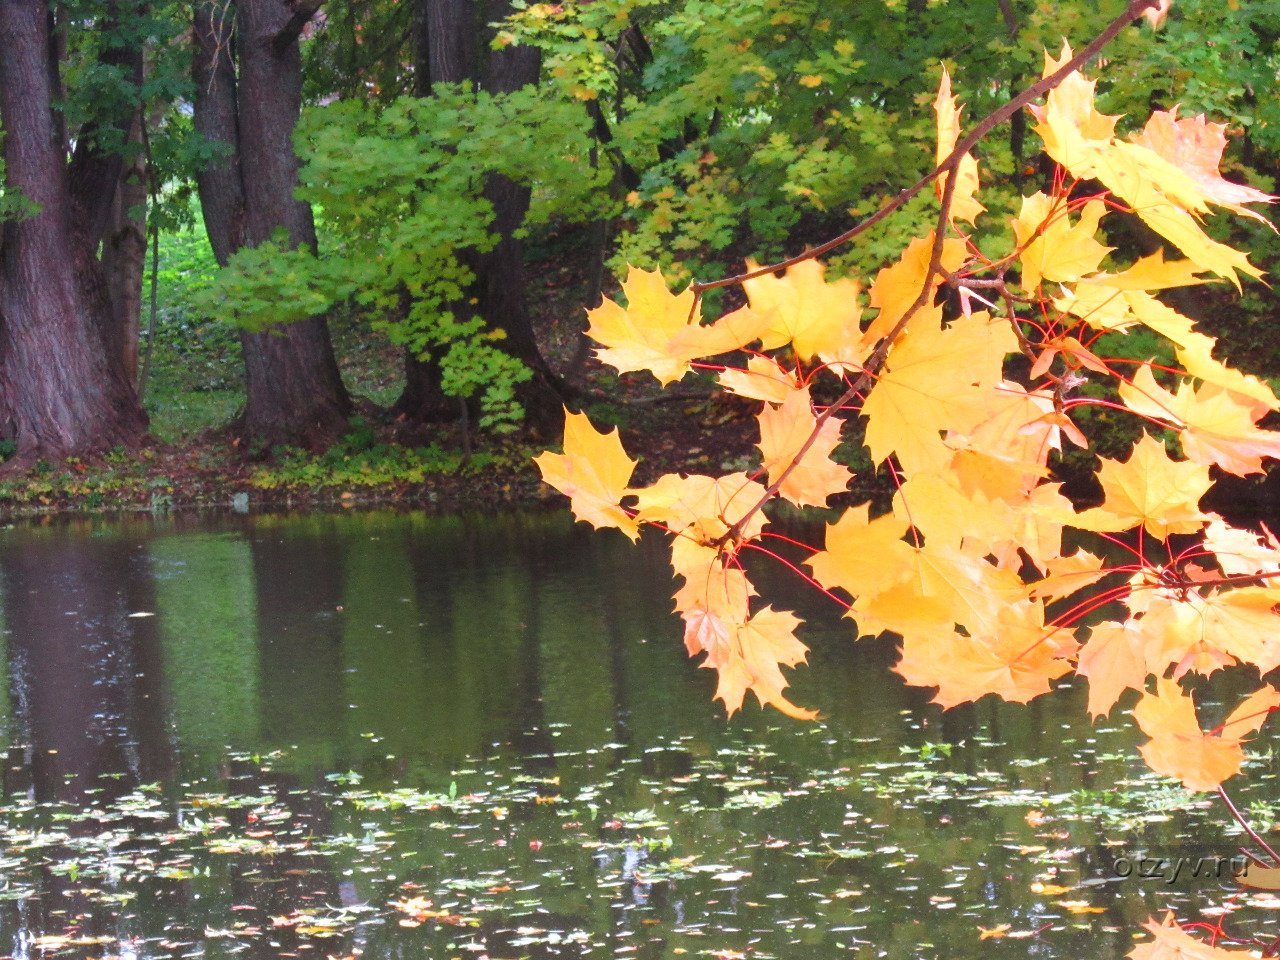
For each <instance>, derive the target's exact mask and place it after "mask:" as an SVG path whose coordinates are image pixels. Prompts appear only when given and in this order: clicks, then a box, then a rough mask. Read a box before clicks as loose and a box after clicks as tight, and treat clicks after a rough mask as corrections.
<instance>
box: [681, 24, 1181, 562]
mask: <svg viewBox="0 0 1280 960" xmlns="http://www.w3.org/2000/svg"><path fill="white" fill-rule="evenodd" d="M1156 3H1157V0H1130V3H1129V5H1128V6H1127V7H1126V8H1125V11H1124V13H1122V14H1121V15H1120V16H1119V17H1117V18H1116V19H1115V20H1113V21H1111V23H1109V24H1108V25H1107V27H1106V29H1104V30H1103V31H1102V32H1101V33H1100V34H1098V36H1096V37H1095V38H1094V39H1093V40H1092V41H1091V42H1090V43H1089V44H1088V46H1086V47H1085V48H1084V49H1083V50H1081V51H1080V52H1079V53H1078V54H1076V55H1075V56H1074V57H1072V58H1071V59H1070V60H1068V61H1067V62H1066V63H1064V64H1063V65H1062V66H1061V67H1059V68H1058V69H1057V70H1055V71H1054V72H1053V73H1051V74H1049V75H1048V76H1047V77H1044V78H1042V79H1040V80H1039V81H1037V82H1036V83H1034V84H1032V85H1031V86H1029V87H1027V88H1026V89H1025V90H1023V91H1022V93H1020V94H1018V95H1017V96H1016V97H1014V98H1013V99H1012V100H1010V101H1009V102H1008V103H1006V104H1005V105H1004V106H1002V107H1000V108H999V109H998V110H996V111H994V112H993V113H990V114H988V115H987V116H986V117H985V118H984V119H983V120H981V121H980V122H979V123H978V124H977V126H975V127H974V128H973V129H972V130H970V131H969V133H968V134H966V135H965V136H964V137H962V138H961V139H960V140H959V141H958V142H957V143H956V146H955V149H954V150H952V151H951V153H950V155H949V156H948V157H947V158H946V159H945V160H943V161H942V162H941V163H940V164H938V165H937V166H936V167H934V169H933V170H932V171H931V172H930V173H928V174H927V175H926V176H924V177H923V178H921V179H920V180H918V181H916V183H915V184H913V185H912V186H910V187H908V188H907V189H906V190H904V191H902V193H899V194H898V196H897V197H895V198H894V199H893V200H890V201H889V202H888V203H887V204H885V205H884V206H883V207H881V208H880V209H879V210H877V211H876V212H875V213H874V214H872V215H871V216H870V217H868V218H867V219H866V220H864V221H863V222H862V223H860V224H858V225H857V226H856V227H854V228H853V229H852V230H850V231H847V232H846V233H844V234H841V235H840V236H839V237H836V238H835V239H834V240H830V241H828V242H827V243H824V244H823V245H822V246H820V247H818V248H816V249H814V250H811V251H808V252H807V253H805V254H803V255H802V256H799V257H793V258H791V259H790V260H784V261H783V262H781V263H777V264H774V265H772V266H768V267H761V268H759V269H758V270H752V271H749V272H748V273H744V274H740V275H739V276H737V277H730V278H728V279H726V280H717V281H713V282H712V283H707V284H697V283H695V284H693V288H694V291H695V293H697V294H701V292H702V291H703V290H710V289H713V288H715V287H725V286H731V285H733V284H737V283H741V282H743V281H744V280H750V279H753V278H755V277H759V276H763V275H764V274H767V273H772V272H774V271H776V270H779V269H782V268H783V267H786V266H789V265H790V264H792V263H800V262H802V261H804V260H809V259H812V258H813V257H816V256H818V255H819V254H821V253H824V252H826V251H827V250H831V249H832V248H834V247H836V246H839V245H840V244H841V243H844V242H846V241H847V240H849V239H851V238H852V237H855V236H857V235H858V234H859V233H861V232H862V231H864V230H866V229H867V228H868V227H870V226H871V225H872V224H873V223H876V222H879V221H880V220H882V219H884V217H886V216H888V215H889V213H891V212H893V211H894V210H897V209H898V208H899V207H901V206H902V205H903V204H904V203H906V202H907V201H908V200H910V199H911V198H912V197H914V196H915V195H916V194H917V193H919V192H920V191H921V190H923V189H924V187H925V186H927V185H928V184H930V183H932V182H933V181H934V180H936V179H937V178H938V177H939V176H941V175H942V174H944V173H953V174H954V171H955V169H956V168H957V167H958V166H959V165H960V159H961V158H962V157H963V156H964V155H965V154H966V153H968V152H969V151H970V150H971V149H973V147H974V146H975V145H976V144H977V143H978V141H980V140H981V139H982V138H983V137H984V136H986V135H987V134H988V133H990V132H991V131H992V130H993V129H995V127H996V126H998V125H999V124H1000V123H1003V122H1004V121H1005V120H1007V119H1009V117H1011V116H1012V115H1013V114H1014V113H1015V112H1017V111H1018V110H1020V109H1022V107H1024V106H1026V105H1027V104H1028V103H1030V102H1031V101H1032V100H1034V99H1035V98H1036V97H1039V96H1041V95H1042V94H1045V93H1047V92H1048V91H1050V90H1052V89H1054V88H1055V87H1057V86H1058V85H1059V84H1060V83H1062V81H1063V80H1065V79H1066V78H1067V77H1068V76H1070V75H1071V74H1072V73H1074V72H1075V71H1076V70H1077V69H1079V68H1080V66H1081V65H1083V64H1084V63H1086V62H1088V61H1089V60H1090V59H1092V58H1093V57H1094V56H1095V55H1096V54H1097V53H1098V51H1099V50H1101V49H1102V48H1103V47H1105V46H1106V45H1107V44H1108V43H1109V42H1110V41H1111V40H1113V39H1114V38H1115V37H1116V36H1117V35H1118V34H1119V33H1120V31H1121V30H1123V29H1124V27H1125V26H1127V25H1128V24H1130V23H1132V22H1133V21H1134V20H1135V19H1136V18H1137V17H1138V16H1140V15H1141V14H1142V11H1143V10H1145V9H1147V8H1148V7H1153V6H1155V5H1156ZM957 179H958V177H956V176H954V175H953V176H949V177H947V180H946V186H945V187H944V188H943V192H942V198H941V203H940V208H939V210H938V219H937V225H936V226H935V227H934V230H933V250H932V253H931V255H930V257H929V268H928V270H926V271H925V277H924V285H923V287H922V288H921V290H920V293H919V295H918V296H917V297H916V299H915V301H914V302H913V303H912V304H911V306H910V307H908V308H907V310H906V312H905V313H904V314H903V315H902V317H901V318H900V319H899V320H898V322H897V323H896V324H894V326H893V329H892V330H890V331H889V332H888V333H887V334H885V336H884V337H883V338H882V339H881V340H880V342H879V343H878V344H877V345H876V348H875V349H874V350H873V351H872V352H871V355H870V356H869V357H868V358H867V361H866V362H865V363H864V364H863V366H862V373H860V374H859V375H858V377H857V379H856V380H854V381H853V383H852V384H851V385H850V386H849V388H848V389H847V390H846V391H845V392H844V394H843V395H842V396H841V397H840V399H839V400H837V401H836V402H835V403H833V404H832V405H831V406H829V407H827V409H826V410H824V411H822V413H820V414H818V416H817V417H816V418H815V420H814V426H813V431H812V432H811V433H810V434H809V436H808V438H807V439H806V440H805V442H804V443H803V444H801V446H800V449H799V450H798V451H796V454H795V456H794V457H792V458H791V462H790V463H789V464H787V465H786V467H784V468H783V470H782V472H781V473H779V474H778V476H777V478H776V479H774V480H773V481H772V482H771V483H770V484H769V486H768V487H767V488H766V489H765V492H764V495H763V496H761V497H760V499H759V500H758V501H757V502H756V503H755V504H754V505H752V507H751V508H750V509H749V510H748V511H747V512H746V513H744V514H743V515H742V516H741V517H739V518H738V520H736V521H735V522H734V523H733V524H732V525H731V526H730V527H729V529H728V530H727V531H725V533H724V535H723V536H722V537H720V538H719V539H718V540H717V541H716V546H723V545H724V544H725V543H730V542H734V541H736V540H737V539H738V537H739V536H741V534H742V530H743V529H744V527H745V526H746V523H747V521H748V520H750V519H751V518H752V517H753V516H754V515H755V514H756V513H757V512H758V511H759V510H760V509H761V508H762V507H763V506H764V505H765V503H766V502H767V501H769V500H770V499H772V498H773V497H774V496H776V495H777V493H778V490H779V489H781V487H782V484H783V482H784V481H785V480H786V479H787V477H788V476H790V475H791V472H792V471H793V470H795V468H796V466H797V465H798V464H799V463H800V461H801V460H803V459H804V456H805V454H806V453H808V452H809V449H810V448H811V447H812V446H813V444H814V443H815V442H816V441H817V439H818V434H819V433H820V432H821V430H822V425H823V424H824V423H826V421H827V420H828V419H830V418H831V416H832V415H833V414H834V413H835V412H836V411H837V410H839V409H841V408H842V407H844V406H845V405H846V404H848V403H850V402H852V401H853V399H854V398H855V397H856V396H857V395H858V393H859V391H861V390H862V389H863V388H865V387H866V386H867V385H868V384H869V383H870V382H871V381H872V379H873V378H874V377H875V375H876V373H877V372H878V371H879V369H880V367H882V366H883V365H884V362H885V360H886V359H887V358H888V355H889V348H890V347H891V346H892V344H893V341H894V340H895V339H896V338H897V337H898V334H900V333H901V332H902V331H903V330H904V329H906V326H907V324H908V323H909V322H910V321H911V319H912V318H913V317H914V316H915V315H916V314H917V313H918V312H919V311H920V310H921V309H922V308H923V307H925V306H927V305H928V303H929V301H930V300H931V299H932V298H933V295H934V282H933V280H934V277H938V276H942V274H943V271H942V247H943V240H944V239H945V238H946V232H947V224H948V223H949V222H950V219H951V216H950V215H951V201H952V198H953V197H954V194H955V184H956V180H957Z"/></svg>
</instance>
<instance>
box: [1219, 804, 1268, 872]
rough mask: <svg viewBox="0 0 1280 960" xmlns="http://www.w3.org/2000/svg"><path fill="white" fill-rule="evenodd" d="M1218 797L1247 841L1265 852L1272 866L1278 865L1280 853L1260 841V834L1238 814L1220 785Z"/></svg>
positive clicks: (1237, 810) (1236, 808) (1238, 810)
mask: <svg viewBox="0 0 1280 960" xmlns="http://www.w3.org/2000/svg"><path fill="white" fill-rule="evenodd" d="M1218 796H1220V797H1221V798H1222V802H1223V803H1225V804H1226V805H1227V809H1228V810H1230V811H1231V816H1233V817H1235V818H1236V822H1237V823H1238V824H1240V826H1241V827H1243V828H1244V832H1245V833H1247V834H1248V835H1249V839H1251V840H1252V841H1253V842H1254V843H1256V844H1257V845H1258V846H1259V847H1260V848H1261V849H1262V850H1265V851H1266V853H1267V856H1269V857H1270V858H1271V862H1272V863H1273V864H1275V863H1280V853H1276V852H1275V851H1274V850H1272V849H1271V845H1270V844H1268V843H1267V841H1265V840H1263V839H1262V836H1261V834H1259V833H1258V831H1257V830H1255V829H1253V827H1252V826H1251V825H1250V823H1249V821H1248V820H1246V819H1245V817H1244V814H1242V813H1241V812H1240V809H1239V808H1238V807H1237V806H1236V805H1235V804H1234V803H1232V802H1231V798H1230V797H1229V796H1227V791H1226V788H1225V787H1223V786H1222V784H1218Z"/></svg>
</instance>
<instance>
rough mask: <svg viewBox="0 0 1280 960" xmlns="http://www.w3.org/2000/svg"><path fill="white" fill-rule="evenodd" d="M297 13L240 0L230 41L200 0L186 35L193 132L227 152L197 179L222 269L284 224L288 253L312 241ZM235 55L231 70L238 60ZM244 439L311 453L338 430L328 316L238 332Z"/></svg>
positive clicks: (339, 406)
mask: <svg viewBox="0 0 1280 960" xmlns="http://www.w3.org/2000/svg"><path fill="white" fill-rule="evenodd" d="M298 9H299V7H298V6H291V5H287V4H286V3H284V2H283V0H238V2H237V3H236V4H235V36H234V40H233V38H232V36H231V34H232V29H231V26H232V25H231V23H230V20H229V17H228V16H227V15H225V13H224V10H225V8H223V7H222V5H221V4H219V3H216V2H209V0H199V2H198V4H197V8H196V22H195V31H194V43H195V57H194V62H193V73H194V76H195V81H196V86H197V95H196V128H197V130H199V131H200V132H201V133H203V134H204V135H205V136H207V137H209V138H210V139H214V140H217V141H218V142H220V143H222V144H224V145H225V146H226V149H227V155H226V157H224V158H223V159H222V160H221V161H220V162H217V163H215V164H212V165H211V166H210V168H209V169H207V170H205V171H202V172H201V174H200V176H199V177H198V178H197V180H198V184H199V188H200V199H201V205H202V207H203V210H204V217H205V224H206V227H207V229H208V232H209V239H210V243H211V245H212V247H213V251H214V255H215V256H216V257H217V258H218V260H219V262H221V263H225V262H226V260H227V258H229V257H230V256H231V254H232V253H234V252H235V251H236V250H238V249H239V248H240V247H241V246H251V247H252V246H257V245H258V244H261V243H263V242H265V241H267V240H269V239H271V238H272V237H273V235H274V234H275V232H276V231H277V230H279V229H281V228H283V230H284V233H285V236H286V239H287V242H288V244H289V245H290V246H291V247H298V246H303V245H306V246H309V247H311V248H312V249H314V248H315V244H316V232H315V222H314V220H313V219H312V213H311V207H310V206H309V205H308V204H306V203H304V202H302V201H300V200H297V199H296V198H295V197H294V189H295V188H296V187H297V184H298V166H299V162H298V157H297V155H296V154H295V153H294V151H293V142H292V138H293V128H294V125H295V124H296V123H297V120H298V114H299V111H300V110H301V106H302V56H301V53H300V52H299V50H298V36H297V35H298V31H299V30H300V29H301V27H302V25H303V23H305V21H303V23H298V22H297V16H296V11H297V10H298ZM237 56H238V67H239V69H238V71H237V69H236V66H237V64H236V61H235V59H233V58H234V57H237ZM240 342H241V345H242V347H243V350H244V360H245V393H246V402H245V412H244V419H243V422H242V428H243V430H244V433H245V434H246V436H247V437H248V438H249V439H251V440H253V441H256V442H258V443H262V444H264V445H267V446H274V445H277V444H299V445H303V446H307V447H312V448H318V447H322V446H325V445H327V444H328V443H330V442H331V441H333V440H334V439H335V438H336V437H338V436H340V435H341V434H342V433H343V431H344V430H345V429H346V421H347V416H348V415H349V413H350V412H351V399H350V397H349V396H348V395H347V391H346V388H345V387H344V386H343V384H342V377H341V374H340V373H339V371H338V363H337V360H336V358H335V357H334V353H333V344H332V342H331V341H330V339H329V327H328V322H327V320H326V318H325V317H322V316H320V317H310V318H308V319H306V320H300V321H297V322H296V323H291V324H287V325H283V326H281V327H278V328H276V329H274V330H270V331H266V332H261V333H250V332H248V331H242V332H241V334H240Z"/></svg>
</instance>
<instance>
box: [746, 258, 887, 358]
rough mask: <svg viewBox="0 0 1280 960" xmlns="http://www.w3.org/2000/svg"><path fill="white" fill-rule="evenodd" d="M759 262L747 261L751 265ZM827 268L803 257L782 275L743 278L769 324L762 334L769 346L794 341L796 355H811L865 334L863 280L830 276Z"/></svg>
mask: <svg viewBox="0 0 1280 960" xmlns="http://www.w3.org/2000/svg"><path fill="white" fill-rule="evenodd" d="M758 266H759V265H758V264H756V263H755V262H754V261H752V260H748V261H747V268H748V269H749V270H755V269H757V268H758ZM825 274H826V266H825V265H823V264H822V263H820V262H819V261H818V260H802V261H801V262H800V263H797V264H794V265H792V266H791V267H790V268H788V269H787V271H786V273H784V274H783V275H782V276H781V277H779V276H776V275H774V274H771V273H766V274H765V275H764V276H760V277H754V278H752V279H750V280H747V281H745V282H744V283H743V284H742V286H743V289H745V290H746V292H747V299H748V300H749V301H750V303H751V310H752V312H754V313H755V314H756V315H757V316H759V317H760V318H762V320H763V321H764V322H765V323H766V324H767V327H766V329H765V330H764V331H763V337H762V340H761V345H762V346H763V347H764V349H766V350H773V349H776V348H778V347H782V346H786V345H787V344H788V343H789V344H791V348H792V349H793V350H794V351H795V354H796V356H797V357H799V358H800V359H801V360H805V361H808V360H812V359H813V358H814V357H815V356H817V355H818V354H820V353H835V352H838V351H840V350H841V349H842V348H845V347H847V345H848V343H849V342H856V341H858V340H860V338H861V334H860V331H859V328H858V325H859V320H860V318H861V317H862V305H861V304H860V303H859V300H858V298H859V297H860V296H861V292H862V288H861V286H860V285H859V283H858V281H856V280H852V279H850V278H848V277H842V278H840V279H838V280H827V279H826V276H825ZM869 349H870V348H867V349H866V350H863V351H862V355H861V357H860V358H859V359H861V358H865V356H866V354H867V352H869Z"/></svg>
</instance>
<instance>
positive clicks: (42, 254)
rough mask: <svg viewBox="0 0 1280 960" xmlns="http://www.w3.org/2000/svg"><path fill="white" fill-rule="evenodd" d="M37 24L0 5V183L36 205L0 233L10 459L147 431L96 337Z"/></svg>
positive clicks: (99, 310)
mask: <svg viewBox="0 0 1280 960" xmlns="http://www.w3.org/2000/svg"><path fill="white" fill-rule="evenodd" d="M48 17H49V11H48V8H47V7H46V6H45V4H43V3H36V2H31V0H0V50H3V51H4V55H3V56H0V123H2V124H3V126H4V129H5V131H6V136H5V141H4V150H5V163H6V166H7V174H6V175H7V178H8V181H7V185H8V187H9V188H11V189H16V190H18V191H21V192H22V193H23V194H25V195H26V196H27V197H28V198H30V199H31V200H33V201H35V202H36V203H37V204H39V206H40V212H39V213H38V214H37V215H36V216H34V217H31V218H29V219H26V220H20V221H13V222H9V223H6V224H4V226H3V233H0V237H2V239H0V416H2V417H3V419H4V421H5V422H4V425H3V432H4V433H5V434H6V435H8V436H10V437H11V438H12V439H13V440H14V441H15V442H16V444H17V447H18V458H19V461H25V460H31V459H35V458H37V457H61V456H66V455H68V454H72V453H76V454H80V453H92V452H95V451H99V450H103V449H106V448H109V447H112V446H115V445H117V444H124V445H133V444H135V443H137V442H138V441H139V440H140V439H141V438H142V436H143V435H144V434H145V432H146V427H147V419H146V415H145V414H144V413H143V412H142V408H141V407H140V406H139V405H138V402H137V398H136V396H135V395H134V391H133V386H132V384H131V383H130V381H129V380H128V378H127V377H126V376H125V372H124V365H123V363H122V362H121V357H120V355H119V354H118V353H114V352H111V351H109V350H108V349H107V347H106V344H105V343H104V339H103V332H104V330H105V329H107V327H108V326H109V324H110V316H109V303H108V300H107V297H106V293H105V290H104V289H103V285H102V278H101V275H100V273H99V265H98V264H97V263H96V260H95V258H94V250H93V247H92V246H90V245H89V243H90V242H91V241H92V237H89V238H86V237H85V235H84V234H85V232H86V227H90V226H91V224H87V223H86V222H85V221H84V220H83V219H82V215H83V211H84V209H86V207H85V206H82V205H81V204H80V203H76V202H74V201H73V195H72V189H71V181H72V177H71V176H70V175H69V172H68V167H67V163H66V156H65V151H64V143H63V139H62V134H61V128H60V124H59V123H58V121H57V120H56V119H55V115H54V112H53V93H54V76H53V74H52V72H51V70H50V66H49V64H50V58H49V54H50V47H49V42H50V41H49V22H48ZM117 175H118V173H117ZM111 186H112V189H114V183H112V184H111ZM92 208H93V209H96V206H92ZM73 221H75V227H76V228H74V229H73Z"/></svg>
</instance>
